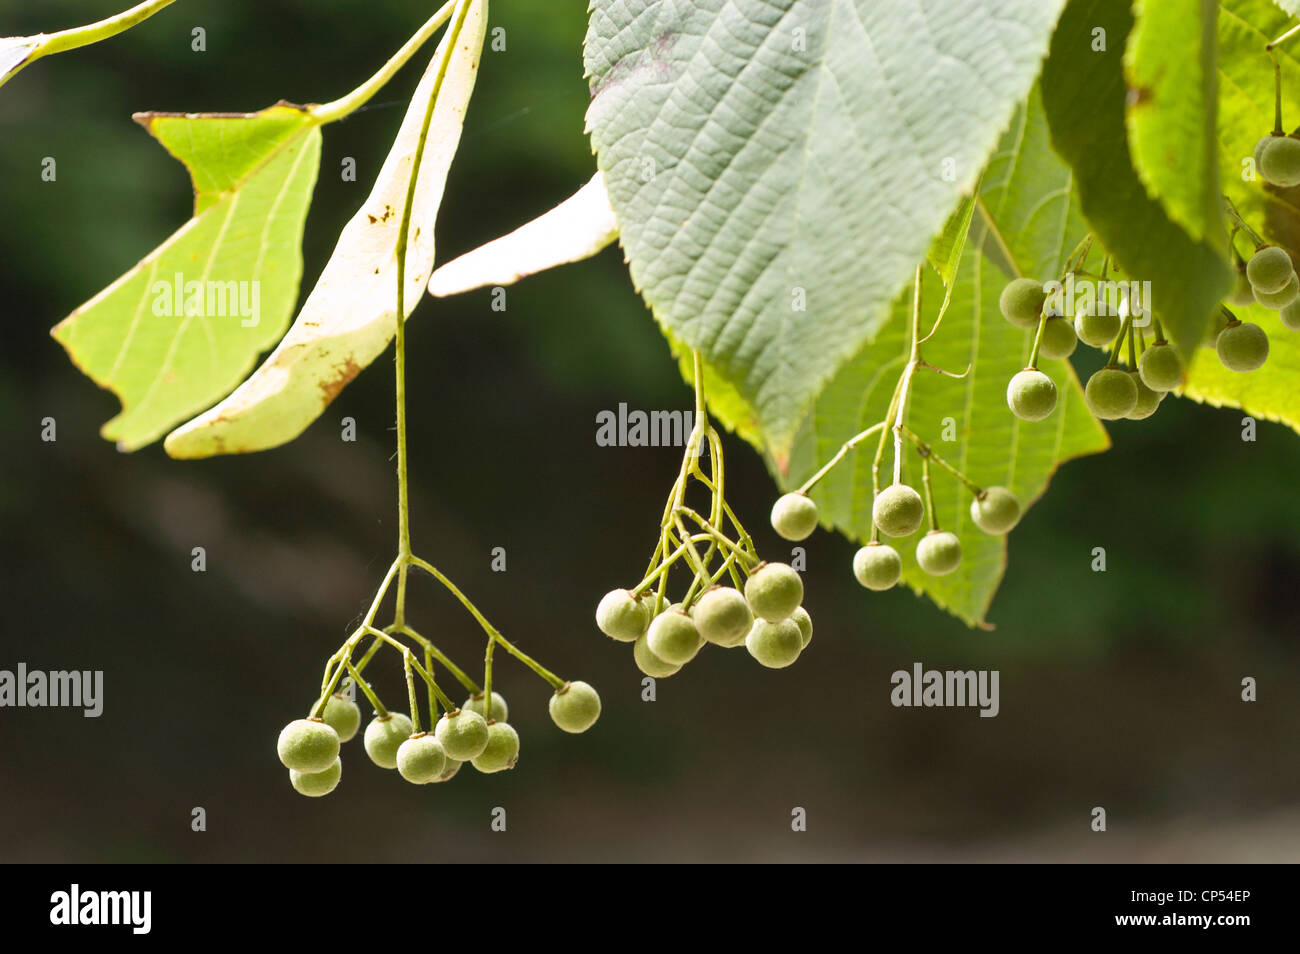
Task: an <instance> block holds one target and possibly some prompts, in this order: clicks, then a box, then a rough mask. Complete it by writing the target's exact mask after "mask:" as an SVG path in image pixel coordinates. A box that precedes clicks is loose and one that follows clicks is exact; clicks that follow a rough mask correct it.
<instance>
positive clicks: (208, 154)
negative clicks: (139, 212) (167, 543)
mask: <svg viewBox="0 0 1300 954" xmlns="http://www.w3.org/2000/svg"><path fill="white" fill-rule="evenodd" d="M136 118H137V120H139V121H140V122H141V124H142V125H144V126H145V128H146V129H147V130H149V132H150V133H151V134H153V135H154V136H155V137H156V138H157V139H158V140H159V141H160V142H161V143H162V144H163V145H164V146H165V147H166V148H167V149H168V150H169V151H170V152H172V154H173V155H175V156H176V158H177V159H179V160H180V161H181V162H182V163H184V164H185V166H186V168H187V170H189V172H190V174H191V178H192V179H193V181H194V186H195V208H196V211H195V216H194V218H192V219H190V221H189V222H188V223H186V224H185V225H184V226H182V227H181V228H180V229H179V230H177V231H176V232H175V233H174V234H173V235H172V236H171V237H169V238H168V239H167V240H166V241H164V242H163V243H162V244H161V245H159V246H158V247H157V248H156V249H154V250H153V251H152V252H150V253H149V254H148V255H147V256H145V257H144V258H143V259H142V260H141V261H140V262H139V263H138V264H137V265H135V266H134V267H132V268H131V269H130V270H129V271H128V272H126V273H125V274H124V275H122V276H121V277H120V278H119V279H117V281H115V282H113V284H111V285H109V286H108V287H107V288H105V289H104V290H103V291H102V292H100V293H99V294H98V295H96V296H95V297H94V298H92V299H91V300H90V301H88V302H86V303H85V304H84V305H82V306H81V307H79V308H77V309H76V310H75V311H74V312H73V313H72V314H71V315H69V316H68V317H67V318H65V319H64V320H63V321H62V322H60V323H59V324H58V325H57V326H56V327H55V328H54V329H53V331H52V334H53V335H54V337H55V338H56V339H57V340H58V341H59V343H60V344H62V345H63V346H64V347H65V348H66V349H67V351H68V354H69V357H70V358H71V359H72V360H73V362H74V363H75V364H76V365H77V366H78V367H79V368H81V370H82V371H83V372H85V373H86V374H87V375H88V376H89V377H91V378H92V379H93V380H94V381H95V382H96V383H97V384H99V385H100V386H101V387H105V388H108V389H110V390H112V391H113V392H114V393H115V394H116V395H117V396H118V397H119V398H120V400H121V401H122V411H121V413H119V414H118V415H117V416H116V417H114V418H113V419H112V420H110V421H109V422H108V423H107V424H105V425H104V427H103V429H102V434H103V436H104V437H105V438H107V439H109V440H114V441H117V443H118V446H119V447H120V448H121V449H122V450H126V451H130V450H135V449H137V448H139V447H142V446H144V445H146V444H148V443H151V442H152V441H154V440H156V439H157V438H159V437H161V436H162V435H163V434H164V433H166V432H167V430H168V429H169V428H171V427H173V426H175V424H176V423H177V422H179V421H183V420H185V418H187V417H189V416H190V415H191V414H194V413H195V412H196V411H198V410H201V409H202V408H204V407H207V406H208V405H210V404H211V403H212V402H213V401H214V400H217V399H218V398H220V397H221V396H222V395H224V394H228V393H229V392H230V389H231V388H233V387H234V386H235V385H236V384H237V383H238V382H239V380H240V379H241V378H243V376H244V375H246V374H247V373H248V371H249V369H250V368H252V366H253V363H254V361H255V360H256V358H257V355H258V354H259V353H260V352H262V351H264V350H266V348H268V347H270V345H271V344H272V343H273V342H274V341H275V340H276V339H278V338H279V337H280V335H282V334H283V333H284V329H285V327H286V325H287V324H288V320H289V316H290V315H291V314H292V310H293V305H294V300H295V299H296V298H297V295H298V282H299V279H300V277H301V274H302V252H301V244H302V231H303V226H304V224H305V221H306V216H307V209H308V207H309V205H310V202H311V193H312V189H313V187H314V185H315V182H316V174H317V171H318V167H319V163H320V129H319V126H318V125H317V124H316V122H315V120H314V119H313V118H312V117H311V116H310V114H308V113H307V112H305V111H304V110H302V109H301V108H299V107H295V106H290V105H288V104H277V105H276V106H272V107H269V108H268V109H265V110H262V111H261V112H257V113H248V114H192V115H186V116H176V115H170V114H157V113H145V114H140V115H138V116H137V117H136ZM169 289H170V291H169Z"/></svg>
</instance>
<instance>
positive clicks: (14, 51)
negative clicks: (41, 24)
mask: <svg viewBox="0 0 1300 954" xmlns="http://www.w3.org/2000/svg"><path fill="white" fill-rule="evenodd" d="M42 39H43V37H41V36H0V86H3V85H4V84H5V82H6V81H7V80H8V79H9V77H11V76H13V75H14V74H15V73H17V72H18V71H19V70H21V69H22V68H23V67H24V66H26V65H27V63H28V62H29V61H30V59H31V56H32V54H33V53H34V52H36V49H37V47H39V46H40V44H41V40H42Z"/></svg>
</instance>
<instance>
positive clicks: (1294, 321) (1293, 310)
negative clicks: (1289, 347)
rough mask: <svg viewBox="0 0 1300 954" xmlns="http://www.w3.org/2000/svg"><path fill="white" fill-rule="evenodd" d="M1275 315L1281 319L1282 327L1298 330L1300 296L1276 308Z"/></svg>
mask: <svg viewBox="0 0 1300 954" xmlns="http://www.w3.org/2000/svg"><path fill="white" fill-rule="evenodd" d="M1277 316H1278V317H1279V318H1281V319H1282V327H1284V328H1285V329H1286V330H1287V331H1300V298H1297V299H1296V300H1295V301H1293V302H1291V304H1289V305H1284V306H1282V308H1280V309H1278V313H1277Z"/></svg>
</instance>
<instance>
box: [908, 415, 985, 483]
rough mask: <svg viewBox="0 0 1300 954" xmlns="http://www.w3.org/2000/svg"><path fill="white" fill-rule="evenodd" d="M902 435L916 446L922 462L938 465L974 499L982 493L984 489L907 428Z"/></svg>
mask: <svg viewBox="0 0 1300 954" xmlns="http://www.w3.org/2000/svg"><path fill="white" fill-rule="evenodd" d="M903 433H904V434H905V435H906V436H907V438H908V440H910V441H912V443H914V444H915V445H916V452H917V453H918V454H920V455H921V460H922V461H923V462H924V461H931V460H932V461H934V462H935V463H936V464H938V465H939V466H940V467H942V468H943V469H944V470H946V471H947V472H948V473H950V474H952V475H953V476H954V477H956V478H957V479H958V480H959V481H961V482H962V484H964V485H965V486H966V488H967V489H968V490H969V491H970V492H971V493H973V494H974V495H975V496H976V497H978V496H979V495H980V494H982V493H984V488H982V487H980V486H979V485H978V484H976V483H975V482H974V481H972V480H970V479H969V478H968V477H967V476H966V475H965V474H963V473H962V472H961V471H960V470H958V469H957V468H956V467H954V466H953V465H952V464H950V463H948V461H946V460H944V459H943V458H942V457H940V456H939V455H938V454H936V453H935V452H934V449H933V448H932V447H931V446H930V445H929V444H927V443H926V442H925V441H924V440H922V439H921V437H920V436H919V435H917V434H916V433H915V432H913V431H912V430H910V429H909V428H906V427H904V428H903Z"/></svg>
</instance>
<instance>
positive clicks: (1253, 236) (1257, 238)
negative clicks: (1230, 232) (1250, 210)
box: [1223, 195, 1268, 250]
mask: <svg viewBox="0 0 1300 954" xmlns="http://www.w3.org/2000/svg"><path fill="white" fill-rule="evenodd" d="M1223 208H1224V211H1225V212H1227V213H1228V218H1230V219H1231V220H1232V222H1233V224H1234V225H1236V226H1237V227H1238V228H1239V229H1241V230H1242V231H1243V232H1245V233H1246V235H1247V236H1249V238H1250V240H1251V241H1252V242H1254V243H1255V249H1256V250H1259V249H1261V248H1263V247H1264V246H1265V245H1267V244H1268V243H1267V242H1266V241H1264V238H1263V236H1261V235H1260V234H1259V233H1258V232H1256V231H1255V230H1254V229H1252V228H1251V227H1250V223H1249V222H1247V221H1246V220H1245V219H1243V218H1242V217H1241V213H1240V212H1238V211H1237V207H1236V206H1235V205H1233V204H1232V200H1231V199H1229V198H1228V197H1227V196H1226V195H1225V196H1224V197H1223Z"/></svg>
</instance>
